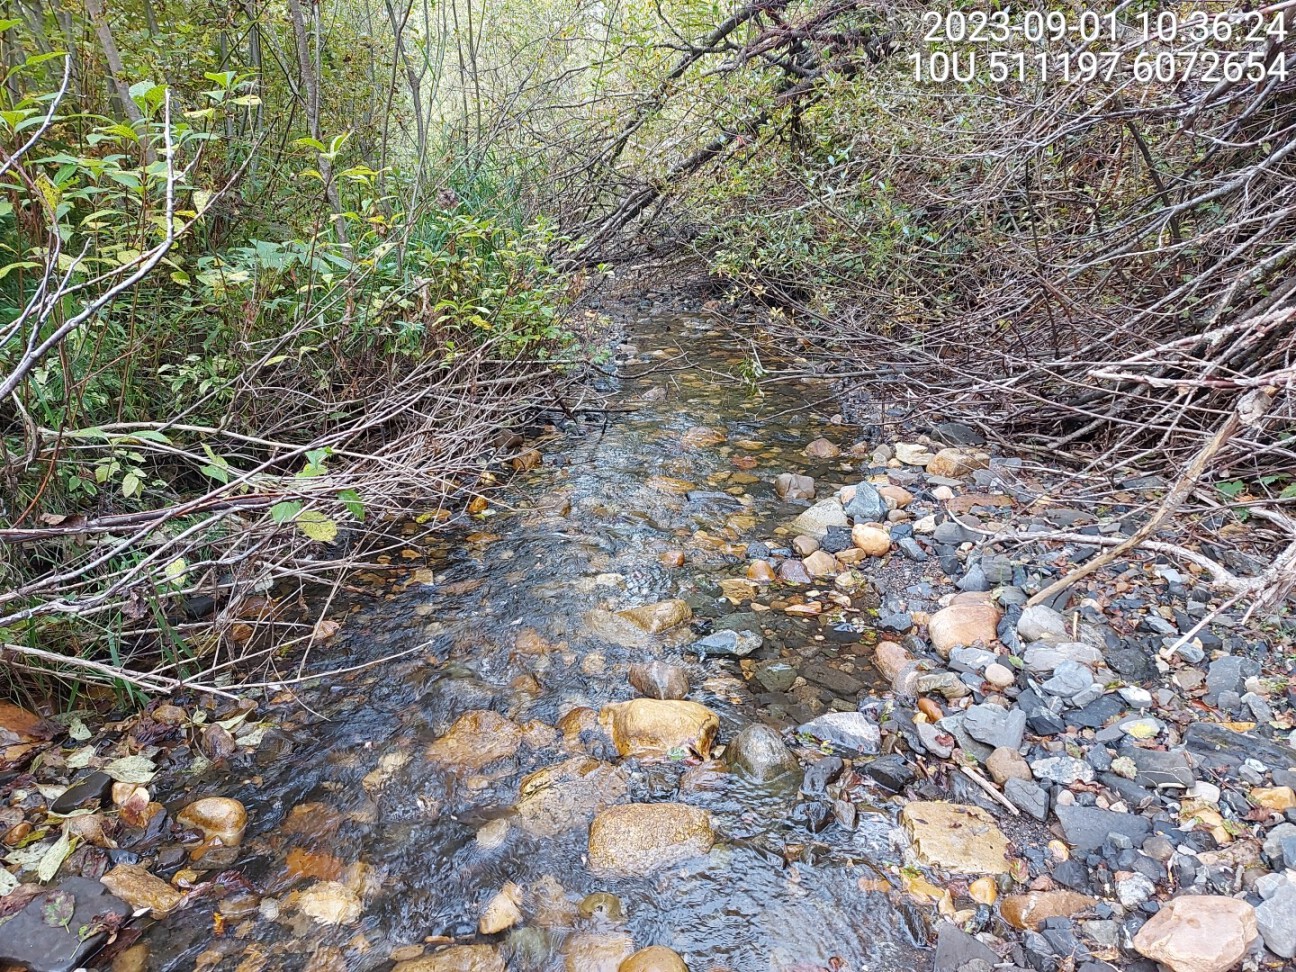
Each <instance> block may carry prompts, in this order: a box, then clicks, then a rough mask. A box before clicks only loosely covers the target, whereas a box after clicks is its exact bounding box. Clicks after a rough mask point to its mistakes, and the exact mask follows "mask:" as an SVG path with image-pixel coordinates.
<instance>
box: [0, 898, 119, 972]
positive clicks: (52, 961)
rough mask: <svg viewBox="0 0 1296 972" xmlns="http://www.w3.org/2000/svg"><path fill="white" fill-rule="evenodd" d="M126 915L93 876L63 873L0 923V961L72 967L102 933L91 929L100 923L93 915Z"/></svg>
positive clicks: (54, 969) (36, 967)
mask: <svg viewBox="0 0 1296 972" xmlns="http://www.w3.org/2000/svg"><path fill="white" fill-rule="evenodd" d="M129 914H130V908H129V907H128V906H127V905H126V904H125V903H124V902H122V901H120V900H118V899H117V898H115V897H113V896H112V895H111V894H109V893H108V889H107V888H105V887H104V886H103V885H102V884H100V883H99V882H98V881H91V880H89V879H87V878H81V877H72V878H67V879H66V880H64V881H63V882H62V883H61V884H60V885H59V886H58V887H57V888H52V889H50V890H49V891H45V892H43V893H41V894H39V895H37V896H36V897H34V898H32V900H31V901H29V902H27V905H26V906H25V907H24V908H23V909H22V910H21V911H19V912H18V913H17V914H15V915H14V916H13V917H12V918H10V919H9V920H8V921H7V922H5V924H4V925H2V926H0V961H2V962H5V963H12V964H15V965H19V966H26V967H27V969H29V970H30V972H72V970H73V969H76V968H79V967H80V966H81V965H83V964H84V961H85V959H86V958H88V957H89V956H90V955H91V954H93V953H94V952H95V951H97V950H98V949H99V947H100V946H101V945H102V944H103V943H104V939H105V938H106V937H107V935H106V934H105V933H104V932H102V931H100V932H95V931H93V929H95V928H97V927H102V926H101V925H98V924H96V918H97V917H99V916H104V915H120V916H126V915H129ZM52 917H53V918H56V919H57V920H56V921H51V920H50V918H52Z"/></svg>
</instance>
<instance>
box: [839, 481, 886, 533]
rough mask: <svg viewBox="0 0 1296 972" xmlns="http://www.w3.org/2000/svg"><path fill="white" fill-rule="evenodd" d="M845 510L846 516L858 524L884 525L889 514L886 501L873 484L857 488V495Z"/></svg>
mask: <svg viewBox="0 0 1296 972" xmlns="http://www.w3.org/2000/svg"><path fill="white" fill-rule="evenodd" d="M845 509H846V515H847V516H849V517H850V518H851V519H852V520H853V521H855V522H856V523H883V522H885V521H886V515H887V512H888V511H887V505H886V500H885V499H883V498H882V494H881V493H879V492H878V491H877V487H875V486H874V485H873V484H872V483H860V484H859V485H858V486H856V487H855V495H854V497H852V498H851V501H850V502H849V503H847V504H846V507H845Z"/></svg>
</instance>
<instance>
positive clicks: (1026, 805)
mask: <svg viewBox="0 0 1296 972" xmlns="http://www.w3.org/2000/svg"><path fill="white" fill-rule="evenodd" d="M1003 792H1004V796H1006V797H1007V798H1008V800H1009V802H1010V803H1012V805H1013V806H1014V807H1016V808H1017V809H1018V810H1021V811H1022V812H1023V813H1028V814H1030V815H1031V816H1032V817H1034V818H1035V819H1036V820H1039V821H1044V820H1047V819H1048V808H1049V798H1048V793H1046V792H1045V790H1044V788H1043V787H1042V786H1040V785H1039V784H1038V783H1035V782H1033V781H1031V780H1022V779H1018V778H1017V777H1015V776H1014V777H1010V778H1009V779H1008V780H1006V781H1004V787H1003Z"/></svg>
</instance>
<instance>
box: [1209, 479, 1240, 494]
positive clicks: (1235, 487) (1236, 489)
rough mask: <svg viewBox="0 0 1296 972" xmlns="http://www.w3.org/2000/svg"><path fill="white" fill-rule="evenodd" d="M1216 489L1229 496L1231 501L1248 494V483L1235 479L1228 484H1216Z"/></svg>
mask: <svg viewBox="0 0 1296 972" xmlns="http://www.w3.org/2000/svg"><path fill="white" fill-rule="evenodd" d="M1215 488H1216V489H1218V490H1219V491H1220V492H1221V493H1223V494H1224V495H1225V496H1227V497H1228V498H1229V499H1235V498H1236V497H1238V496H1241V495H1242V494H1243V493H1245V492H1246V488H1247V487H1246V483H1244V482H1242V480H1240V479H1233V480H1230V481H1229V482H1227V483H1216V484H1215Z"/></svg>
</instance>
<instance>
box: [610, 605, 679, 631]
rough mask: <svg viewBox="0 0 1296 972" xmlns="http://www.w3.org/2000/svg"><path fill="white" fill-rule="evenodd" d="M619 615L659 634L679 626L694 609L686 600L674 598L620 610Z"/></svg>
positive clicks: (643, 629)
mask: <svg viewBox="0 0 1296 972" xmlns="http://www.w3.org/2000/svg"><path fill="white" fill-rule="evenodd" d="M617 617H619V618H622V619H623V620H625V621H629V622H630V623H631V624H633V625H634V626H635V627H637V628H639V629H640V630H642V631H647V632H648V633H649V634H658V633H660V632H662V631H668V630H669V629H671V628H674V627H678V626H679V625H681V624H683V623H684V622H685V621H687V620H688V619H689V618H691V617H693V611H692V609H691V608H690V607H689V606H688V603H687V602H686V601H681V600H679V599H678V598H674V599H672V600H669V601H658V602H657V603H656V604H643V605H640V606H639V607H634V608H627V609H626V610H624V611H618V612H617Z"/></svg>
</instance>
